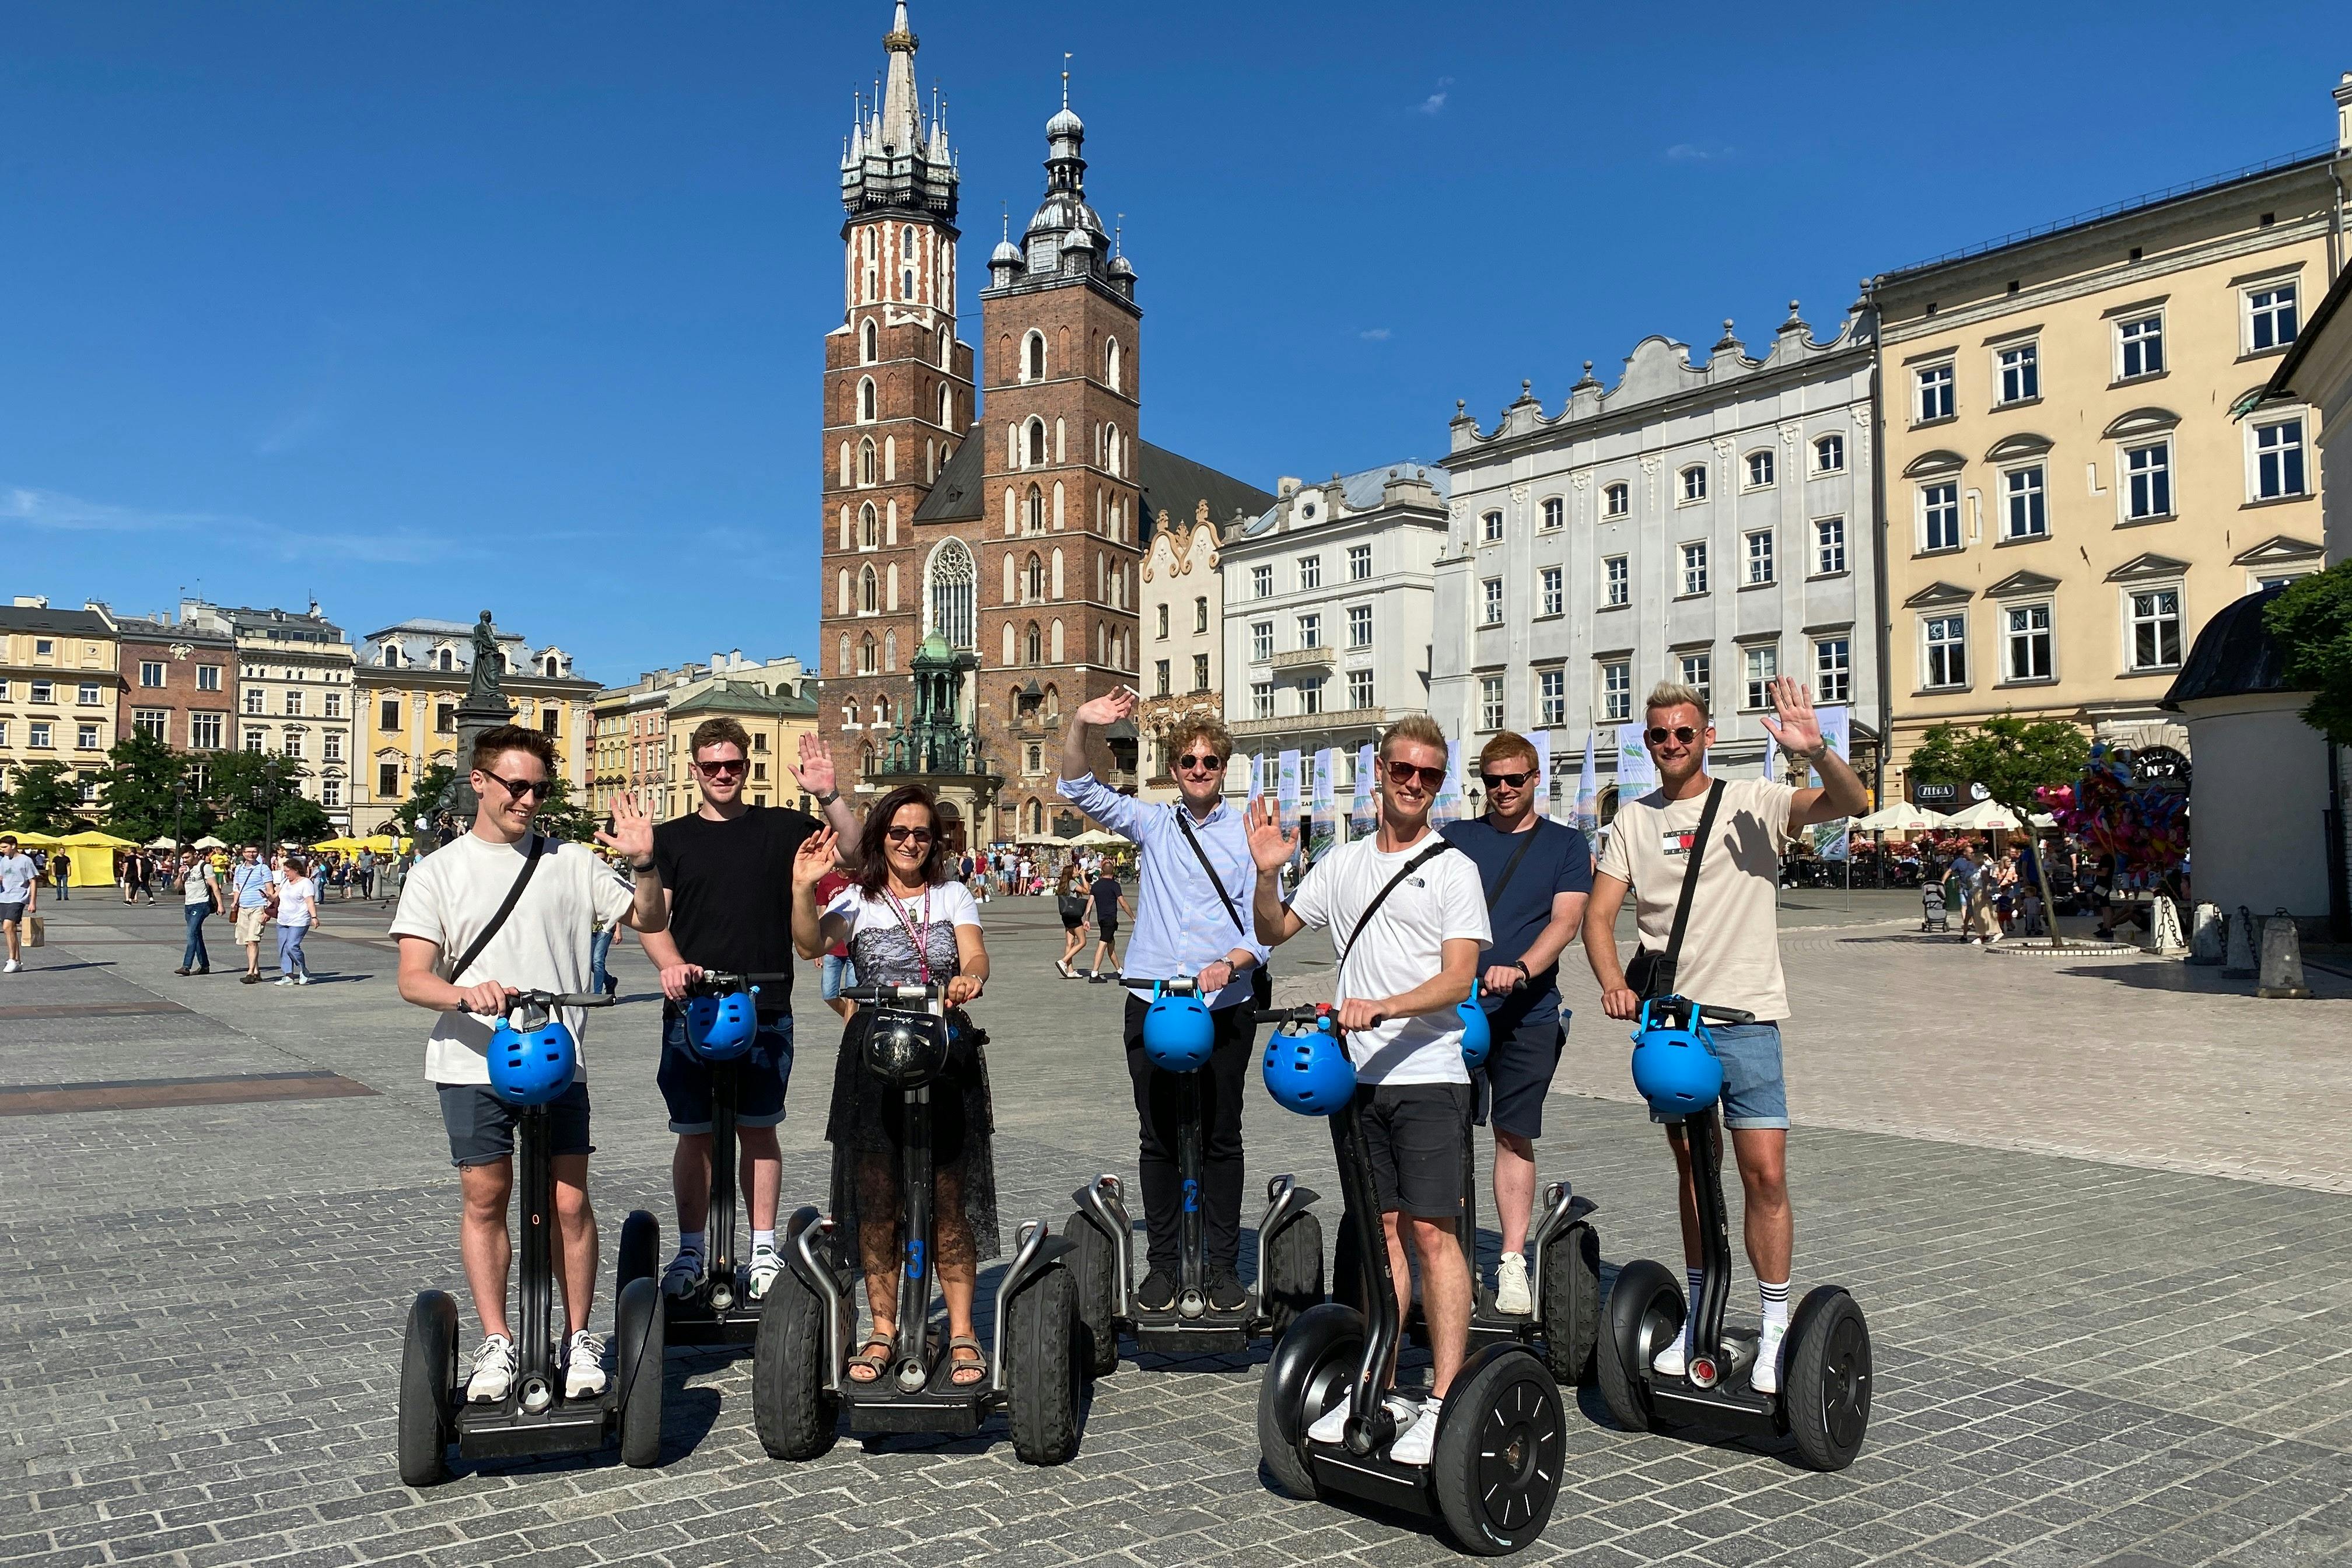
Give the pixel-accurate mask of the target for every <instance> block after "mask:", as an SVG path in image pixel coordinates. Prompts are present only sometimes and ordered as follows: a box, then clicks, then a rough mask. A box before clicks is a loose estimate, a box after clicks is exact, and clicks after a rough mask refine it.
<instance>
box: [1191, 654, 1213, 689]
mask: <svg viewBox="0 0 2352 1568" xmlns="http://www.w3.org/2000/svg"><path fill="white" fill-rule="evenodd" d="M1192 689H1193V690H1195V691H1206V690H1207V689H1209V656H1208V655H1207V654H1205V653H1196V654H1194V655H1193V656H1192Z"/></svg>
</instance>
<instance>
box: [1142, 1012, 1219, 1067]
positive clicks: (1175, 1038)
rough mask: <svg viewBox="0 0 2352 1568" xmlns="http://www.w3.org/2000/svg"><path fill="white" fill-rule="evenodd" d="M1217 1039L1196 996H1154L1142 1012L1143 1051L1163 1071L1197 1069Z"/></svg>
mask: <svg viewBox="0 0 2352 1568" xmlns="http://www.w3.org/2000/svg"><path fill="white" fill-rule="evenodd" d="M1216 1041H1217V1026H1216V1023H1215V1021H1214V1020H1213V1019H1212V1018H1211V1017H1210V1016H1209V1008H1208V1005H1207V1004H1206V1003H1204V1002H1202V1000H1201V999H1200V998H1199V997H1198V996H1174V995H1158V996H1154V997H1153V998H1152V999H1151V1005H1150V1008H1149V1009H1147V1010H1146V1011H1145V1013H1144V1015H1143V1054H1144V1055H1145V1056H1147V1057H1149V1058H1151V1065H1152V1066H1153V1067H1156V1068H1160V1070H1161V1071H1163V1072H1197V1071H1199V1070H1200V1069H1201V1068H1203V1067H1206V1066H1207V1065H1208V1062H1209V1047H1212V1046H1213V1045H1215V1044H1216Z"/></svg>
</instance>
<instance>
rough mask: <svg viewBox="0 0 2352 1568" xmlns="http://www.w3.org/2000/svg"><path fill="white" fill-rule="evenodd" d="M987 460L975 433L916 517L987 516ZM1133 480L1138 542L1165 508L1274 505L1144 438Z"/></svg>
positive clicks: (1175, 518)
mask: <svg viewBox="0 0 2352 1568" xmlns="http://www.w3.org/2000/svg"><path fill="white" fill-rule="evenodd" d="M987 463H988V449H987V437H986V436H985V434H984V433H980V432H975V433H974V434H973V435H972V436H971V437H967V438H966V439H965V441H964V444H963V445H962V446H961V447H957V448H956V449H955V455H954V456H953V457H951V458H949V459H948V466H947V467H946V468H943V469H941V470H940V477H939V479H937V480H936V481H935V482H934V483H933V484H932V486H931V492H930V494H929V495H927V496H925V497H924V498H923V504H922V505H920V506H919V507H917V508H916V509H915V521H917V522H962V521H978V520H979V519H981V518H982V517H984V516H986V515H987V510H988V498H987V497H986V496H985V495H984V494H982V482H983V481H982V475H983V474H984V473H985V472H986V469H987ZM1135 482H1136V488H1137V489H1139V490H1141V491H1142V492H1143V523H1142V526H1141V527H1140V528H1139V530H1138V531H1137V534H1136V542H1137V543H1139V544H1149V543H1150V542H1151V534H1152V531H1153V530H1154V529H1156V528H1157V527H1158V526H1159V521H1160V513H1161V512H1163V511H1164V512H1166V513H1167V514H1168V519H1169V521H1170V522H1171V523H1175V522H1190V521H1192V518H1193V516H1194V514H1195V513H1196V512H1197V511H1198V510H1199V508H1200V503H1201V502H1202V501H1204V500H1205V501H1207V502H1208V503H1209V521H1212V522H1223V521H1225V520H1226V519H1227V518H1230V517H1231V516H1233V515H1234V512H1235V511H1239V512H1241V513H1242V515H1244V517H1255V516H1256V515H1257V514H1258V513H1260V512H1262V511H1265V510H1266V509H1267V508H1268V507H1271V506H1272V505H1274V498H1273V497H1272V496H1270V495H1268V494H1266V493H1265V491H1264V490H1262V489H1258V488H1257V487H1256V486H1255V485H1252V484H1248V483H1245V482H1244V481H1243V480H1240V479H1235V478H1234V477H1233V476H1232V475H1231V474H1225V473H1220V472H1218V471H1217V470H1216V469H1214V468H1210V467H1209V466H1208V465H1207V464H1205V463H1196V462H1194V461H1193V460H1192V458H1185V457H1180V456H1178V455H1177V454H1176V453H1174V452H1171V451H1170V450H1168V449H1167V448H1166V447H1155V446H1153V445H1152V444H1151V443H1150V442H1149V441H1143V440H1139V441H1137V442H1136V443H1135Z"/></svg>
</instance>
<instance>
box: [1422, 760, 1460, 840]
mask: <svg viewBox="0 0 2352 1568" xmlns="http://www.w3.org/2000/svg"><path fill="white" fill-rule="evenodd" d="M1429 815H1430V819H1431V820H1432V821H1434V822H1453V821H1455V820H1457V819H1458V818H1460V816H1462V742H1459V741H1448V742H1445V782H1444V784H1440V785H1438V787H1437V799H1436V800H1435V801H1433V803H1431V805H1430V808H1429Z"/></svg>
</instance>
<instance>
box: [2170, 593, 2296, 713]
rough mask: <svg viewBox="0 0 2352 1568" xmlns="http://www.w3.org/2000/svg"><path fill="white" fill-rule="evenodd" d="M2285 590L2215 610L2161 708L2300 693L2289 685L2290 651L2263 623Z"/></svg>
mask: <svg viewBox="0 0 2352 1568" xmlns="http://www.w3.org/2000/svg"><path fill="white" fill-rule="evenodd" d="M2285 592H2286V584H2283V583H2280V584H2273V585H2271V586H2270V587H2267V588H2264V589H2263V591H2262V592H2261V593H2259V594H2249V595H2246V596H2245V597H2244V598H2242V599H2240V600H2239V601H2238V602H2237V603H2235V604H2233V605H2223V606H2222V607H2221V609H2220V610H2219V611H2217V612H2215V614H2214V616H2213V618H2212V619H2211V620H2210V621H2207V622H2206V623H2205V626H2204V629H2203V630H2202V631H2200V632H2199V633H2198V634H2197V643H2196V646H2195V647H2191V648H2190V649H2189V662H2188V663H2187V664H2184V665H2182V666H2181V667H2180V673H2179V675H2178V676H2176V677H2174V678H2173V682H2172V689H2171V690H2169V691H2168V692H2166V693H2165V694H2164V701H2163V703H2162V706H2164V707H2166V708H2173V709H2177V708H2179V706H2180V705H2181V704H2182V703H2184V702H2194V701H2197V700H2200V699H2201V698H2208V697H2242V696H2244V695H2246V694H2247V693H2249V692H2257V691H2292V690H2294V688H2293V687H2291V686H2289V685H2287V683H2286V655H2285V653H2284V651H2283V650H2281V648H2280V647H2279V645H2278V643H2277V641H2276V640H2275V639H2273V637H2272V636H2271V634H2270V630H2269V628H2268V627H2266V626H2263V611H2265V610H2267V609H2269V608H2270V607H2271V605H2273V603H2275V602H2276V601H2277V599H2278V596H2279V595H2281V594H2284V593H2285Z"/></svg>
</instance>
